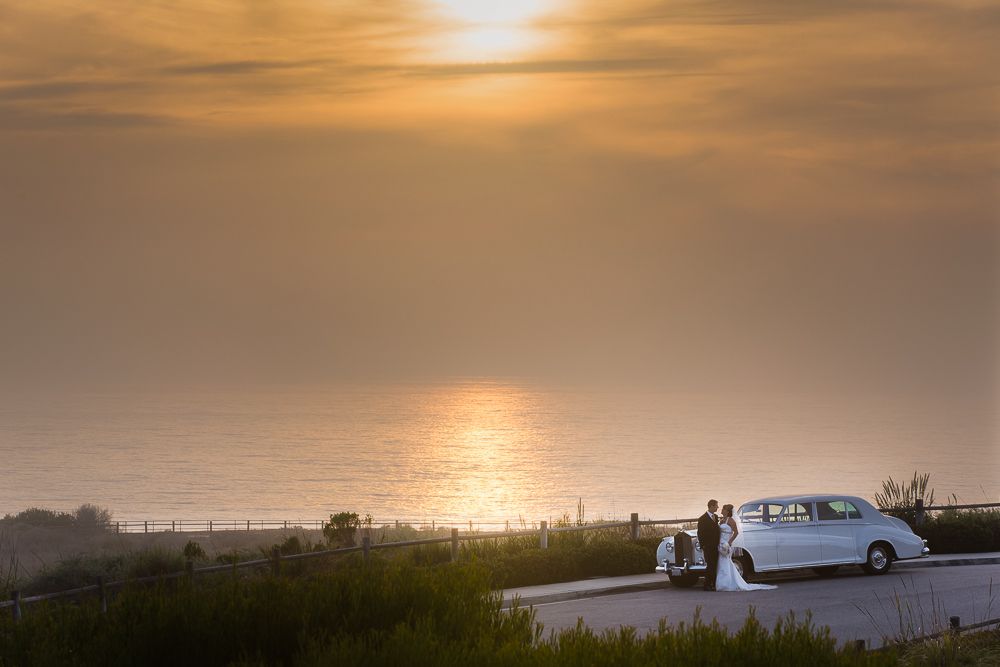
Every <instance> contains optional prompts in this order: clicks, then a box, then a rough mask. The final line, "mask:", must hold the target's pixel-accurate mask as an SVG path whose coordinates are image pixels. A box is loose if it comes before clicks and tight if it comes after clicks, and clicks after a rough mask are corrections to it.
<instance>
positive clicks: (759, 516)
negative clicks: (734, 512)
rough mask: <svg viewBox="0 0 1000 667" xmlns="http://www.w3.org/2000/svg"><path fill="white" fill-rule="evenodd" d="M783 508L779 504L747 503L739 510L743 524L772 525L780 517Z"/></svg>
mask: <svg viewBox="0 0 1000 667" xmlns="http://www.w3.org/2000/svg"><path fill="white" fill-rule="evenodd" d="M783 509H785V506H784V505H782V504H780V503H747V504H746V505H744V506H743V507H741V508H740V511H739V515H740V521H742V522H743V523H774V522H776V521H777V520H778V517H779V516H781V510H783Z"/></svg>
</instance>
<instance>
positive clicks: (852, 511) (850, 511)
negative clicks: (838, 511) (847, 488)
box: [844, 501, 861, 519]
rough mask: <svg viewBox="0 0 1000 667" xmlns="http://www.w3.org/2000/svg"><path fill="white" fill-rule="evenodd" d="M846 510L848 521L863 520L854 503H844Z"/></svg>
mask: <svg viewBox="0 0 1000 667" xmlns="http://www.w3.org/2000/svg"><path fill="white" fill-rule="evenodd" d="M844 509H845V510H846V511H847V518H848V519H860V518H861V512H859V511H858V508H857V507H855V506H854V504H853V503H849V502H846V501H845V502H844Z"/></svg>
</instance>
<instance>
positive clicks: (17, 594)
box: [10, 591, 21, 623]
mask: <svg viewBox="0 0 1000 667" xmlns="http://www.w3.org/2000/svg"><path fill="white" fill-rule="evenodd" d="M10 599H11V600H13V601H14V606H13V607H11V608H10V613H11V614H13V616H14V622H15V623H17V622H18V621H20V620H21V591H11V592H10Z"/></svg>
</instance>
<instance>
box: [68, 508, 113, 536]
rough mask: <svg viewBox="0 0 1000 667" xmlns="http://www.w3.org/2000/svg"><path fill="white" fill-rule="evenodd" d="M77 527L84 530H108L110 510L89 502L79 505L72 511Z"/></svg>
mask: <svg viewBox="0 0 1000 667" xmlns="http://www.w3.org/2000/svg"><path fill="white" fill-rule="evenodd" d="M73 520H74V522H75V525H76V527H77V528H82V529H84V530H108V528H109V527H110V526H111V511H110V510H108V509H107V508H104V507H98V506H97V505H92V504H90V503H84V504H83V505H80V506H79V507H78V508H77V509H76V511H75V512H74V513H73Z"/></svg>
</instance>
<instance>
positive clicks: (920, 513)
mask: <svg viewBox="0 0 1000 667" xmlns="http://www.w3.org/2000/svg"><path fill="white" fill-rule="evenodd" d="M916 523H917V525H918V526H922V525H924V499H923V498H917V518H916Z"/></svg>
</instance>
